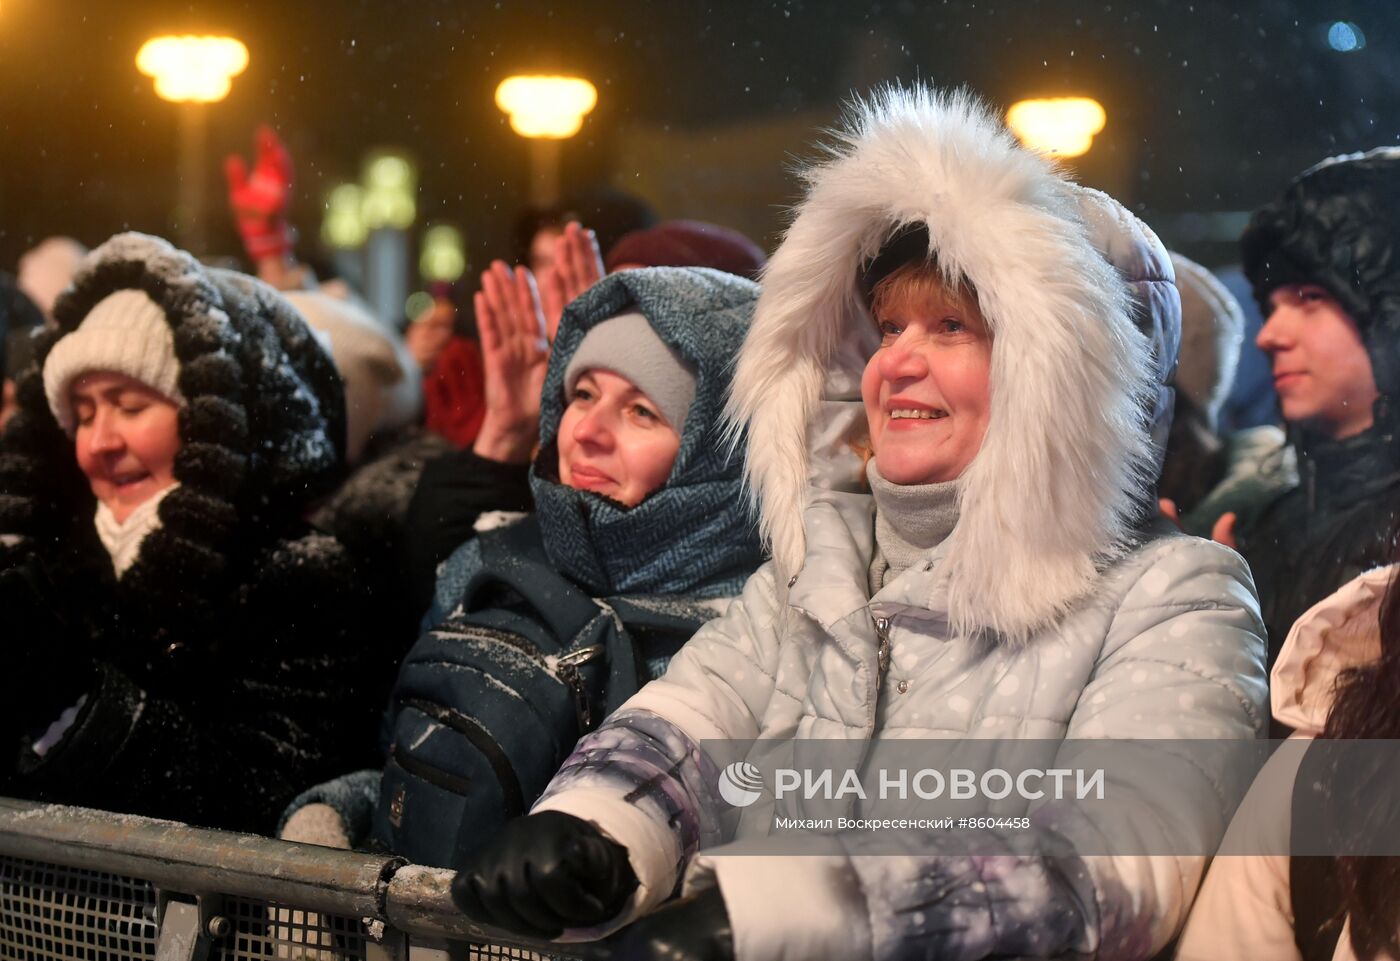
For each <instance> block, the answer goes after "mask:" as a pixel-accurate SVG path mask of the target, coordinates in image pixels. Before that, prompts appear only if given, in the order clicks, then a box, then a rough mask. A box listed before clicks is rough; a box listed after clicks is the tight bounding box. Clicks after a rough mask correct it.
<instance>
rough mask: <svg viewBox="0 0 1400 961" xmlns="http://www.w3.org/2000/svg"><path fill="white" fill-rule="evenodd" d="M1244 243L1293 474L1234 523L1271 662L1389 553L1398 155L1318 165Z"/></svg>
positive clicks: (1257, 219)
mask: <svg viewBox="0 0 1400 961" xmlns="http://www.w3.org/2000/svg"><path fill="white" fill-rule="evenodd" d="M1240 243H1241V247H1242V251H1243V259H1244V269H1245V273H1246V275H1247V276H1248V277H1249V280H1250V283H1251V284H1252V285H1253V288H1254V296H1255V299H1256V300H1257V301H1258V302H1259V305H1260V307H1261V308H1262V309H1263V311H1264V315H1265V317H1266V318H1267V320H1266V322H1265V324H1264V327H1263V329H1261V330H1260V332H1259V336H1258V338H1257V339H1256V343H1257V344H1258V345H1259V347H1260V349H1262V350H1263V351H1265V352H1266V353H1267V354H1268V355H1269V356H1270V358H1271V360H1272V363H1273V377H1274V385H1275V387H1276V389H1277V391H1278V395H1279V406H1280V408H1281V410H1282V413H1283V417H1284V420H1285V421H1286V422H1287V426H1288V436H1289V441H1290V444H1291V446H1292V447H1293V449H1294V451H1295V452H1296V454H1297V459H1298V473H1299V478H1300V483H1299V485H1298V486H1297V487H1294V488H1293V489H1291V490H1289V491H1288V492H1286V493H1284V494H1283V495H1282V496H1280V497H1278V498H1276V499H1275V500H1273V501H1272V502H1269V503H1267V504H1265V505H1264V506H1262V507H1261V508H1260V509H1259V510H1258V511H1256V512H1254V513H1253V514H1251V515H1244V516H1241V517H1240V518H1239V519H1238V522H1237V524H1236V527H1235V538H1236V542H1237V544H1238V547H1239V550H1240V552H1241V553H1242V554H1244V556H1245V558H1246V560H1248V561H1249V564H1250V567H1251V568H1252V569H1253V571H1254V577H1255V581H1256V583H1257V586H1258V588H1259V598H1260V601H1261V604H1262V607H1263V614H1264V622H1265V625H1266V626H1267V628H1268V632H1269V663H1270V664H1272V663H1273V660H1274V658H1275V656H1277V654H1278V650H1279V647H1280V646H1281V645H1282V644H1283V641H1284V638H1285V637H1286V636H1287V634H1288V630H1289V628H1290V627H1291V626H1292V625H1293V622H1294V621H1295V620H1297V619H1298V617H1299V615H1301V614H1302V613H1303V612H1304V611H1306V610H1307V609H1308V608H1309V607H1311V606H1312V605H1313V604H1315V603H1317V602H1318V601H1320V600H1322V599H1323V598H1324V597H1326V596H1327V595H1329V594H1331V593H1332V592H1333V591H1334V590H1335V589H1336V588H1337V587H1338V586H1340V585H1341V584H1344V583H1346V582H1347V581H1349V580H1351V579H1352V578H1354V577H1355V576H1356V575H1357V574H1359V573H1360V572H1362V571H1364V570H1367V569H1369V568H1371V567H1374V566H1376V565H1378V564H1383V563H1386V562H1387V561H1389V560H1390V559H1391V557H1392V554H1393V552H1392V551H1391V549H1390V547H1389V546H1387V545H1389V544H1390V543H1391V537H1392V528H1393V527H1394V525H1395V521H1396V517H1397V514H1400V441H1397V438H1396V429H1397V426H1400V424H1398V423H1397V414H1396V409H1395V405H1396V402H1397V400H1400V151H1397V150H1396V149H1394V148H1381V149H1378V150H1373V151H1371V152H1370V153H1367V154H1353V155H1350V156H1346V157H1339V158H1334V159H1331V160H1326V161H1323V162H1322V163H1320V164H1318V165H1317V166H1316V167H1313V168H1311V169H1310V170H1308V171H1306V172H1304V173H1303V174H1302V175H1301V176H1300V177H1299V178H1298V179H1297V180H1295V181H1294V182H1293V183H1292V184H1291V185H1290V186H1289V188H1288V189H1287V190H1286V191H1285V192H1284V193H1283V195H1282V196H1280V197H1279V198H1277V199H1276V200H1274V201H1273V202H1271V203H1269V204H1268V205H1266V206H1265V207H1263V208H1262V209H1260V210H1259V211H1257V212H1256V213H1255V214H1254V217H1253V218H1252V219H1251V221H1250V224H1249V227H1248V228H1247V229H1246V230H1245V233H1244V236H1243V237H1242V238H1241V241H1240Z"/></svg>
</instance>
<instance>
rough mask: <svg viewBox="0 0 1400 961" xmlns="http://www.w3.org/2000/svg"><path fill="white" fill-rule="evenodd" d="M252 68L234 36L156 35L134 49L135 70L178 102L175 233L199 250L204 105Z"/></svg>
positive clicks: (202, 244)
mask: <svg viewBox="0 0 1400 961" xmlns="http://www.w3.org/2000/svg"><path fill="white" fill-rule="evenodd" d="M247 67H248V48H247V47H245V46H244V45H243V44H242V43H241V42H239V41H238V40H235V39H233V38H232V37H195V36H183V37H174V36H170V37H155V38H153V39H151V40H147V41H146V42H145V43H144V44H142V46H141V49H140V51H138V52H137V54H136V69H138V70H140V71H141V72H142V73H143V74H145V75H146V76H148V77H152V78H154V79H155V90H156V95H157V96H158V97H160V98H161V99H162V100H168V101H170V102H172V103H175V104H178V105H179V125H180V147H179V178H178V179H179V187H178V190H179V193H178V195H177V206H176V212H175V235H176V237H177V238H178V239H179V241H180V244H181V246H183V247H184V248H185V249H187V250H190V251H193V252H195V253H203V252H204V247H205V230H204V227H205V206H206V198H205V189H204V188H205V182H206V180H207V174H208V171H207V170H206V169H205V168H206V159H205V158H206V153H207V147H206V140H207V130H206V123H207V120H206V117H205V110H204V106H203V105H204V104H207V103H217V102H218V101H220V100H223V99H224V98H225V97H227V96H228V92H229V90H230V89H231V88H232V86H233V78H234V77H236V76H237V75H238V74H240V73H242V72H243V71H244V70H245V69H247Z"/></svg>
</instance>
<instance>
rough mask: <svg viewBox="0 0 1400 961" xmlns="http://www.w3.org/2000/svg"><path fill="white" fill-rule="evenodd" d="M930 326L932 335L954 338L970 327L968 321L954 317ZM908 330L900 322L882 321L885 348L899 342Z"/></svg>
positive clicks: (881, 335)
mask: <svg viewBox="0 0 1400 961" xmlns="http://www.w3.org/2000/svg"><path fill="white" fill-rule="evenodd" d="M929 326H930V329H931V332H932V333H934V334H941V335H945V336H953V335H957V334H962V333H966V332H967V330H968V325H967V322H966V321H964V320H962V319H961V318H958V317H955V316H952V315H949V316H947V317H944V318H943V319H942V320H939V321H937V322H936V323H934V324H931V325H929ZM906 329H907V327H906V325H904V324H901V323H899V322H898V321H893V320H882V321H880V342H881V344H882V345H883V346H886V347H888V346H889V345H890V344H892V343H894V342H895V341H896V340H898V339H899V337H900V335H901V334H903V333H904V331H905V330H906Z"/></svg>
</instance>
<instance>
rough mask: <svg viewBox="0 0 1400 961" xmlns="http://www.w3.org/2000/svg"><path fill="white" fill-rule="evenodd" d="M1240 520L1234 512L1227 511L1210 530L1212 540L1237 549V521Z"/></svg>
mask: <svg viewBox="0 0 1400 961" xmlns="http://www.w3.org/2000/svg"><path fill="white" fill-rule="evenodd" d="M1236 520H1238V517H1237V516H1236V514H1235V512H1234V511H1226V512H1225V513H1224V514H1221V515H1220V516H1219V517H1217V518H1216V520H1215V524H1214V525H1213V526H1212V527H1211V529H1210V539H1211V540H1213V541H1215V542H1216V543H1218V544H1224V545H1225V546H1226V547H1229V548H1235V547H1237V545H1236V544H1235V521H1236Z"/></svg>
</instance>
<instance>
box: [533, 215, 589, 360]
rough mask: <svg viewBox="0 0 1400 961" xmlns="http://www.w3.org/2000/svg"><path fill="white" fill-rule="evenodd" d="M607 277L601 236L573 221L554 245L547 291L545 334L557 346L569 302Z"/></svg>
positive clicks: (544, 298)
mask: <svg viewBox="0 0 1400 961" xmlns="http://www.w3.org/2000/svg"><path fill="white" fill-rule="evenodd" d="M602 276H603V256H602V254H601V253H600V252H599V250H598V235H597V234H595V233H594V232H593V231H591V230H588V229H587V228H585V227H584V226H583V225H582V224H580V223H579V222H578V221H577V220H571V221H570V222H569V223H568V224H567V225H566V226H565V227H564V232H563V233H561V234H560V235H559V236H558V237H557V238H555V241H554V269H553V271H551V272H550V274H549V277H548V279H547V281H546V282H545V285H544V289H543V290H541V291H540V298H541V300H542V301H543V307H544V317H545V332H546V334H547V336H548V337H549V342H550V343H554V333H555V331H557V330H558V329H559V318H561V317H562V316H564V308H565V307H567V306H568V304H569V302H570V301H571V300H573V299H574V298H575V297H577V296H578V295H579V294H581V293H583V292H584V291H585V290H587V289H588V288H589V287H592V286H593V285H594V284H596V283H597V282H598V281H599V280H600V279H601V278H602Z"/></svg>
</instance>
